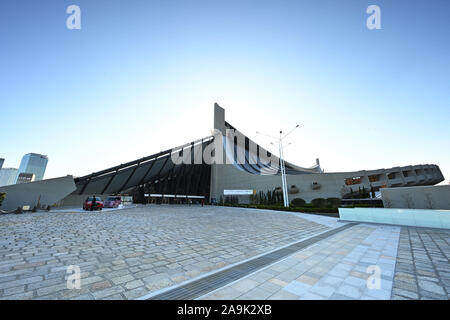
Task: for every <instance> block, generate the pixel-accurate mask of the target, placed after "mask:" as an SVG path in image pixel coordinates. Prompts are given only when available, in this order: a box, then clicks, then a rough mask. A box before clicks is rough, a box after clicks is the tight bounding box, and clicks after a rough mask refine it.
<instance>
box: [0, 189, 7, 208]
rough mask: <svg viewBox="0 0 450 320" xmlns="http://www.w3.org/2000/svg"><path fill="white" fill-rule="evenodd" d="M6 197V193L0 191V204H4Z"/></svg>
mask: <svg viewBox="0 0 450 320" xmlns="http://www.w3.org/2000/svg"><path fill="white" fill-rule="evenodd" d="M5 198H6V193H4V192H0V206H1V205H2V202H3V200H5Z"/></svg>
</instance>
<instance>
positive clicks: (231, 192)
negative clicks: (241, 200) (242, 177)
mask: <svg viewBox="0 0 450 320" xmlns="http://www.w3.org/2000/svg"><path fill="white" fill-rule="evenodd" d="M252 194H255V192H254V190H223V195H224V196H244V195H252Z"/></svg>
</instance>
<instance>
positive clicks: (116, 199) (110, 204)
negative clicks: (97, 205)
mask: <svg viewBox="0 0 450 320" xmlns="http://www.w3.org/2000/svg"><path fill="white" fill-rule="evenodd" d="M121 204H122V197H120V196H110V197H108V198H106V200H105V202H104V203H103V207H104V208H117V207H119V206H120V205H121Z"/></svg>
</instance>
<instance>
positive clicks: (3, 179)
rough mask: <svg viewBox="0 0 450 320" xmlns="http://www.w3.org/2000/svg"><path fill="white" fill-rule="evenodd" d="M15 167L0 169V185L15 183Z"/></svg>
mask: <svg viewBox="0 0 450 320" xmlns="http://www.w3.org/2000/svg"><path fill="white" fill-rule="evenodd" d="M17 171H18V170H17V169H16V168H2V169H0V187H3V186H9V185H11V184H15V183H16V179H17Z"/></svg>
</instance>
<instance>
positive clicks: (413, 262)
mask: <svg viewBox="0 0 450 320" xmlns="http://www.w3.org/2000/svg"><path fill="white" fill-rule="evenodd" d="M449 260H450V230H436V229H427V228H413V227H403V228H402V231H401V236H400V244H399V249H398V257H397V268H396V270H395V278H394V288H393V291H392V294H393V296H392V299H395V300H404V299H433V300H448V299H449V298H450V263H449Z"/></svg>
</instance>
